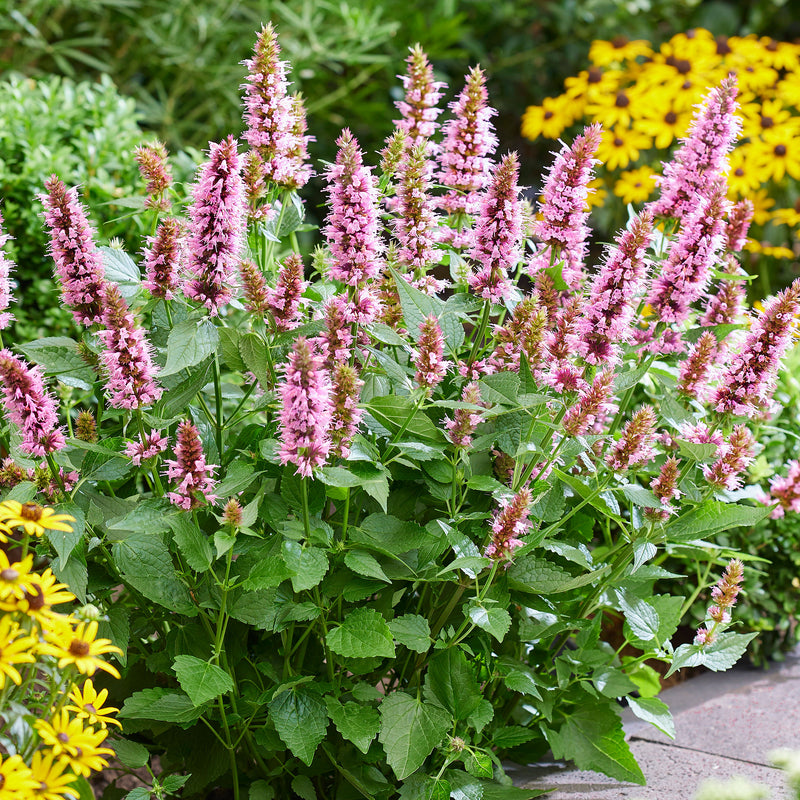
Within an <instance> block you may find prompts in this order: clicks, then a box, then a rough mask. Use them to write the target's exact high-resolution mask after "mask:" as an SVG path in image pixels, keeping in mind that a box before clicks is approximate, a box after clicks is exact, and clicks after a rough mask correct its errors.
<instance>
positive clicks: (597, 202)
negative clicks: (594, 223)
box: [585, 178, 608, 211]
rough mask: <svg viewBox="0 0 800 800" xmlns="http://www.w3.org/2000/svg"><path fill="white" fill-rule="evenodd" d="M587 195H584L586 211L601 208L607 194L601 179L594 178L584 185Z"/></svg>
mask: <svg viewBox="0 0 800 800" xmlns="http://www.w3.org/2000/svg"><path fill="white" fill-rule="evenodd" d="M586 188H587V189H588V190H589V193H588V194H587V195H586V209H585V210H586V211H591V210H592V209H593V208H595V207H599V206H602V205H603V203H605V201H606V197H607V195H608V192H607V191H606V187H605V186H604V185H603V180H602V178H594V179H593V180H591V181H589V183H587V184H586Z"/></svg>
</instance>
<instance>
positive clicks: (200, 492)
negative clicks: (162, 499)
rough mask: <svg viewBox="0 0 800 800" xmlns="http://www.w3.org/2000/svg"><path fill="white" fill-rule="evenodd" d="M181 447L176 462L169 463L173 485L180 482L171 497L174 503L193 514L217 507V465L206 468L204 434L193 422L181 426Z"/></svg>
mask: <svg viewBox="0 0 800 800" xmlns="http://www.w3.org/2000/svg"><path fill="white" fill-rule="evenodd" d="M177 439H178V443H177V444H176V445H175V459H174V460H172V459H167V460H166V461H165V462H164V464H165V465H166V467H167V471H166V473H165V474H166V476H167V478H168V479H169V480H170V481H177V482H178V485H177V486H176V487H175V489H174V491H172V492H168V493H167V498H168V499H169V501H170V503H172V504H173V505H176V506H178V507H179V508H182V509H184V510H185V511H191V510H192V509H194V508H200V506H202V505H204V504H205V503H214V502H215V501H216V500H217V496H216V495H215V494H213V491H214V487H215V486H216V483H217V482H216V481H215V480H214V469H215V468H216V467H214V465H212V464H206V457H205V455H204V454H203V443H202V442H201V441H200V434H199V433H198V432H197V428H195V426H194V425H192V423H191V422H188V421H184V422H181V423H180V425H178V436H177Z"/></svg>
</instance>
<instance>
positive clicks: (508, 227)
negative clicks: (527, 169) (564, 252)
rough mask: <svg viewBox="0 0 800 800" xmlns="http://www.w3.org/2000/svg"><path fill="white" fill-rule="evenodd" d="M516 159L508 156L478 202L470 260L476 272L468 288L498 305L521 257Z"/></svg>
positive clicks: (511, 154) (517, 161)
mask: <svg viewBox="0 0 800 800" xmlns="http://www.w3.org/2000/svg"><path fill="white" fill-rule="evenodd" d="M518 178H519V160H518V158H517V154H516V153H508V154H507V155H506V156H504V157H503V159H502V160H501V161H500V163H499V164H498V165H497V167H496V168H495V170H494V173H493V175H492V181H491V184H490V185H489V188H488V189H487V191H486V193H485V195H484V197H483V199H482V200H481V208H480V213H479V215H478V219H477V221H476V223H475V231H474V234H473V246H472V249H471V250H470V252H469V255H470V258H471V259H472V260H473V261H475V262H477V263H478V264H480V269H479V270H478V272H477V273H476V274H474V275H470V276H469V278H468V280H469V285H470V287H471V288H472V290H473V291H474V292H475V293H476V294H477V295H478V296H479V297H482V298H483V299H484V300H488V301H489V302H491V303H500V302H501V301H503V300H505V299H506V298H507V297H508V296H509V294H510V292H511V288H512V287H511V281H510V280H509V278H508V273H509V271H511V270H512V269H513V268H514V267H516V265H517V263H518V262H519V260H520V258H521V257H522V214H521V211H520V203H519V196H518V195H519V187H518V185H517V180H518Z"/></svg>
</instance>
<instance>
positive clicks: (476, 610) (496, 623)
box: [469, 604, 511, 642]
mask: <svg viewBox="0 0 800 800" xmlns="http://www.w3.org/2000/svg"><path fill="white" fill-rule="evenodd" d="M469 618H470V620H472V624H473V625H475V626H477V627H478V628H482V629H483V630H485V631H487V632H488V633H490V634H491V635H492V636H494V638H495V639H497V641H498V642H502V641H503V639H505V637H506V634H507V633H508V629H509V628H510V627H511V615H510V614H509V613H508V611H506V610H505V609H504V608H500V607H499V606H488V607H484V606H479V605H474V604H470V607H469Z"/></svg>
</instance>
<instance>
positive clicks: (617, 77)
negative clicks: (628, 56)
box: [564, 67, 625, 103]
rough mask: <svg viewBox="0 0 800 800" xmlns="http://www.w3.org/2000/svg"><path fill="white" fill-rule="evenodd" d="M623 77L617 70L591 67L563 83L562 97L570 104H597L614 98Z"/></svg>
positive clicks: (622, 73) (623, 74)
mask: <svg viewBox="0 0 800 800" xmlns="http://www.w3.org/2000/svg"><path fill="white" fill-rule="evenodd" d="M624 77H625V73H624V72H622V71H621V70H618V69H601V68H600V67H591V68H590V69H588V70H582V71H581V72H579V73H578V74H577V75H575V76H571V77H569V78H567V79H566V80H565V81H564V96H565V97H567V98H568V99H569V100H570V101H572V102H576V101H579V102H583V103H597V102H600V100H601V99H602V98H603V97H612V96H614V95H615V94H616V92H617V89H618V88H619V87H620V85H621V83H622V80H623V78H624Z"/></svg>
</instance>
